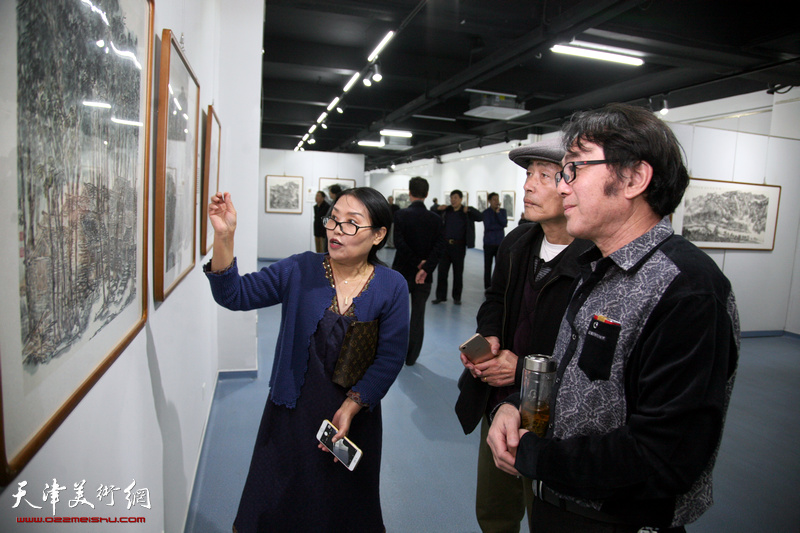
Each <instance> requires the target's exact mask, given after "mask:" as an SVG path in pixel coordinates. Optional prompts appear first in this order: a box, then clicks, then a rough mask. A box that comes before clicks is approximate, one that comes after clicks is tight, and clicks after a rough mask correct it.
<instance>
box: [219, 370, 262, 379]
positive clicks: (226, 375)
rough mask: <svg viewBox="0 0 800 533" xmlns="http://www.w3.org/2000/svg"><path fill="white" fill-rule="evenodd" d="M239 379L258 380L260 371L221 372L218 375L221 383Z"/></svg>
mask: <svg viewBox="0 0 800 533" xmlns="http://www.w3.org/2000/svg"><path fill="white" fill-rule="evenodd" d="M239 378H248V379H256V378H258V370H220V371H219V373H218V374H217V379H218V380H219V381H222V380H224V379H239Z"/></svg>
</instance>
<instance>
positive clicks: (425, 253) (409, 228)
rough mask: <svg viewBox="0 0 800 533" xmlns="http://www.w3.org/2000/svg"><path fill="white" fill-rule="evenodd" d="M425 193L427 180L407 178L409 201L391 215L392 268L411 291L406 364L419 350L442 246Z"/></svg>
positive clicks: (436, 220) (438, 224) (436, 218)
mask: <svg viewBox="0 0 800 533" xmlns="http://www.w3.org/2000/svg"><path fill="white" fill-rule="evenodd" d="M427 196H428V181H427V180H426V179H425V178H421V177H418V176H417V177H414V178H411V179H410V180H408V199H409V200H410V201H411V205H409V206H408V207H406V208H405V209H401V210H399V211H398V212H397V213H396V214H395V216H394V244H395V247H396V248H397V251H396V252H395V254H394V263H392V268H393V269H395V270H397V271H398V272H400V273H401V274H402V275H403V277H404V278H405V279H406V283H408V292H409V294H411V322H410V327H409V339H408V352H407V353H406V364H407V365H409V366H410V365H413V364H414V363H415V362H416V361H417V358H418V357H419V353H420V351H421V350H422V340H423V338H424V336H425V304H426V303H427V301H428V297H429V296H430V294H431V285H432V282H433V271H434V270H436V266H437V265H438V264H439V257H440V256H441V254H442V251H443V250H444V234H443V233H442V229H443V228H442V218H441V217H440V216H439V215H437V214H435V213H432V212H430V211H429V210H428V209H427V208H426V207H425V204H424V203H423V200H425V198H426V197H427Z"/></svg>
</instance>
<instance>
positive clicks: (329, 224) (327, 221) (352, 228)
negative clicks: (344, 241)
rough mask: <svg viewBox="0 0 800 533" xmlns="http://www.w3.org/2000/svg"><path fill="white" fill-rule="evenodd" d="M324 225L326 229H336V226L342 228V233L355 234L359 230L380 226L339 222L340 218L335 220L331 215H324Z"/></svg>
mask: <svg viewBox="0 0 800 533" xmlns="http://www.w3.org/2000/svg"><path fill="white" fill-rule="evenodd" d="M322 225H323V226H325V229H328V230H335V229H336V226H339V228H340V229H341V230H342V233H344V234H345V235H355V234H356V233H358V230H360V229H365V228H370V229H375V228H377V227H378V226H359V225H358V224H353V223H352V222H339V221H338V220H334V219H332V218H331V217H322Z"/></svg>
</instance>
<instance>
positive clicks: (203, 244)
mask: <svg viewBox="0 0 800 533" xmlns="http://www.w3.org/2000/svg"><path fill="white" fill-rule="evenodd" d="M221 138H222V126H221V125H220V123H219V117H218V116H217V112H216V110H215V109H214V106H213V105H209V106H208V114H207V115H206V138H205V147H204V148H205V149H204V152H205V153H204V155H203V186H202V192H203V194H202V196H201V198H202V199H203V204H202V205H201V206H200V253H201V254H203V255H205V254H207V253H208V252H209V251H211V245H212V244H213V242H214V228H213V227H212V226H211V223H210V222H209V220H208V205H209V204H210V203H211V197H212V196H213V195H214V194H216V193H217V191H219V156H220V144H221V143H220V139H221Z"/></svg>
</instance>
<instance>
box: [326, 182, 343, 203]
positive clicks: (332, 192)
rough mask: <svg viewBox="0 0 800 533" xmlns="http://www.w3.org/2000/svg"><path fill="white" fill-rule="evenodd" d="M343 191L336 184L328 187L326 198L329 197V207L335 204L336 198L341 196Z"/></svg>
mask: <svg viewBox="0 0 800 533" xmlns="http://www.w3.org/2000/svg"><path fill="white" fill-rule="evenodd" d="M343 190H344V189H342V186H341V185H339V184H338V183H334V184H333V185H331V186H330V187H328V196H330V197H331V205H333V204H335V203H336V198H338V196H339V195H340V194H342V191H343Z"/></svg>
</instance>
